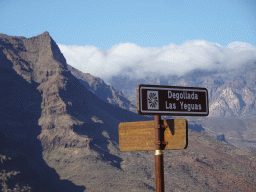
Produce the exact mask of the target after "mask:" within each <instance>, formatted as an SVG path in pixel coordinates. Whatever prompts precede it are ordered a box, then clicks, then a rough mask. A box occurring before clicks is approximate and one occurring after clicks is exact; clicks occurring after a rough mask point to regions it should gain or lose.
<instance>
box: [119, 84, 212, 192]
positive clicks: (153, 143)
mask: <svg viewBox="0 0 256 192" xmlns="http://www.w3.org/2000/svg"><path fill="white" fill-rule="evenodd" d="M137 112H138V113H139V114H140V115H154V121H140V122H123V123H120V124H119V128H118V131H119V148H120V150H121V151H149V150H155V180H156V191H157V192H163V191H164V164H163V153H162V150H173V149H186V148H187V146H188V124H187V121H186V119H169V120H161V115H171V116H207V115H208V114H209V104H208V91H207V89H206V88H199V87H178V86H162V85H143V84H140V85H138V86H137Z"/></svg>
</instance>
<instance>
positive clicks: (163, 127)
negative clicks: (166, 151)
mask: <svg viewBox="0 0 256 192" xmlns="http://www.w3.org/2000/svg"><path fill="white" fill-rule="evenodd" d="M161 128H162V129H166V128H167V125H157V126H155V129H161Z"/></svg>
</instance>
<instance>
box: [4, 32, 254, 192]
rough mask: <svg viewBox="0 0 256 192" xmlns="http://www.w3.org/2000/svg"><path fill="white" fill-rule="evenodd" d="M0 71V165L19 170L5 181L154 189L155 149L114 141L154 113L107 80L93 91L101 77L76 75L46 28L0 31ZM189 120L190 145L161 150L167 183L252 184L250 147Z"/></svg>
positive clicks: (185, 186)
mask: <svg viewBox="0 0 256 192" xmlns="http://www.w3.org/2000/svg"><path fill="white" fill-rule="evenodd" d="M74 71H75V70H74ZM0 73H1V74H0V82H1V83H0V90H1V93H2V94H1V95H0V102H1V105H0V106H1V108H0V114H1V121H0V143H1V145H0V146H1V147H0V154H1V156H0V157H11V159H8V160H6V163H3V165H1V169H4V170H7V171H9V172H10V171H14V170H15V171H17V170H18V171H20V174H18V175H17V176H15V177H14V178H10V179H9V180H8V182H7V184H8V186H9V187H10V188H13V187H14V184H15V183H17V182H18V183H20V184H21V185H25V184H28V185H29V186H31V187H32V191H155V179H154V176H155V175H154V151H145V152H121V151H120V150H119V146H118V125H119V123H121V122H129V121H148V120H153V116H151V118H149V117H146V116H140V115H138V114H136V113H134V112H131V111H129V110H127V109H122V108H121V107H119V105H120V103H118V102H119V101H118V100H120V101H122V94H121V92H120V91H118V90H115V89H114V88H113V87H112V90H113V91H111V94H110V92H109V95H103V96H102V95H100V94H99V93H97V90H100V88H99V87H100V86H104V83H103V82H102V81H100V79H97V78H96V79H93V78H91V77H90V76H88V78H89V79H90V78H91V79H92V80H91V83H88V82H89V80H86V76H85V77H81V78H80V79H79V78H77V77H75V76H74V75H73V74H72V72H71V71H70V70H69V69H68V65H67V63H66V60H65V58H64V56H63V54H62V53H61V52H60V50H59V48H58V46H57V44H56V43H55V41H54V40H53V39H52V38H51V36H50V35H49V33H48V32H44V33H43V34H41V35H38V36H36V37H31V38H24V37H13V36H7V35H0ZM83 78H84V79H83ZM82 80H83V81H84V83H83V81H82ZM86 82H87V83H88V84H89V87H88V85H87V83H86ZM90 85H92V86H93V85H95V89H92V87H91V86H90ZM86 86H87V87H88V88H87V87H86ZM101 89H103V88H102V87H101ZM108 89H110V90H111V88H110V87H106V89H105V92H102V94H103V93H104V94H105V93H107V92H108ZM96 93H97V94H98V96H97V95H96ZM115 93H119V94H116V96H117V97H116V100H114V102H113V103H115V102H116V103H115V104H113V103H112V104H110V101H111V100H113V98H115V97H114V96H113V95H114V94H115ZM106 96H107V98H108V97H109V98H110V99H109V100H107V101H108V102H106ZM99 97H101V99H100V98H99ZM123 98H125V97H123ZM104 99H105V100H104ZM125 101H126V102H124V106H125V104H128V103H129V102H128V101H127V100H125ZM129 105H130V104H129ZM129 105H126V106H125V107H127V108H128V107H129ZM188 126H189V128H190V129H189V141H188V142H189V143H188V148H187V149H185V150H172V151H164V162H165V163H164V166H165V188H166V191H175V190H178V191H191V190H192V191H216V190H218V191H255V189H256V181H255V179H254V178H256V152H255V151H248V150H241V149H238V148H236V147H233V146H231V145H227V144H226V143H224V142H223V141H224V139H225V137H223V136H221V135H220V136H219V137H218V139H219V140H223V141H218V140H216V139H214V138H213V137H210V136H208V135H207V134H205V133H203V132H202V133H199V132H196V131H193V130H191V129H195V130H205V128H204V127H203V124H202V125H200V124H198V123H197V122H195V123H194V122H192V121H189V124H188ZM225 136H226V135H225ZM0 176H1V175H0ZM0 178H1V177H0Z"/></svg>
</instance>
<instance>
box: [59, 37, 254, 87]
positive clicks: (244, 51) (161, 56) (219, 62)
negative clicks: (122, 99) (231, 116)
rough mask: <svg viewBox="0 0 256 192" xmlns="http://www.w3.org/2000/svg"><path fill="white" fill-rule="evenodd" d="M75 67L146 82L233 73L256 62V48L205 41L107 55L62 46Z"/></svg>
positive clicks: (123, 47) (128, 47) (127, 47)
mask: <svg viewBox="0 0 256 192" xmlns="http://www.w3.org/2000/svg"><path fill="white" fill-rule="evenodd" d="M58 46H59V48H60V50H61V52H62V53H63V55H64V57H65V58H66V60H67V63H68V64H70V65H71V66H73V67H75V68H77V69H79V70H80V71H82V72H84V73H90V74H92V75H94V76H97V77H100V78H102V79H103V80H104V81H105V82H106V83H108V80H109V79H110V78H111V77H112V76H118V75H121V76H125V75H126V76H129V77H130V78H136V79H137V78H145V77H146V76H148V75H150V76H165V77H167V76H168V75H172V74H175V75H183V74H184V73H186V72H188V71H190V70H193V69H206V70H213V69H216V68H223V69H224V68H225V69H231V68H235V67H238V66H242V65H243V64H244V63H247V62H251V61H256V47H254V46H252V45H251V44H249V43H243V42H233V43H231V44H229V45H228V46H227V47H222V46H220V45H219V44H217V43H211V42H207V41H202V40H195V41H187V42H185V43H184V44H182V45H175V44H170V45H168V46H164V47H161V48H150V47H140V46H138V45H136V44H133V43H124V44H119V45H115V46H113V47H112V48H111V49H109V50H106V51H103V50H100V49H99V48H97V47H94V46H87V45H85V46H76V45H72V46H67V45H60V44H58Z"/></svg>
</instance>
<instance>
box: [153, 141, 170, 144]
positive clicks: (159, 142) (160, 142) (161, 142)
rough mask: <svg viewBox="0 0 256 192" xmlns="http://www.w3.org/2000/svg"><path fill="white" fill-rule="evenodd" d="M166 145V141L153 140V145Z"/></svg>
mask: <svg viewBox="0 0 256 192" xmlns="http://www.w3.org/2000/svg"><path fill="white" fill-rule="evenodd" d="M161 144H162V145H167V144H168V141H158V142H157V143H156V142H155V145H161Z"/></svg>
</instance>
